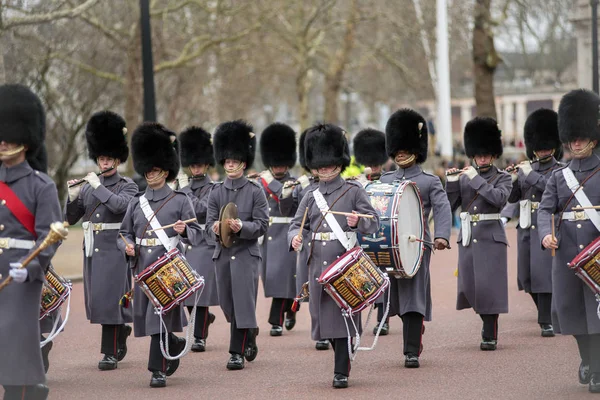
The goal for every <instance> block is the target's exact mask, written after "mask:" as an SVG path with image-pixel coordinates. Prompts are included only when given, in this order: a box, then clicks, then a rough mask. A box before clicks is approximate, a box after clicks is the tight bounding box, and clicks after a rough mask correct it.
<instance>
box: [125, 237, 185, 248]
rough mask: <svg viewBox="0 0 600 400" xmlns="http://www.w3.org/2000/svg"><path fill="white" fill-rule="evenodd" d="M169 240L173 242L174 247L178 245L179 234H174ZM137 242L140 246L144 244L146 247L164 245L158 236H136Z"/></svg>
mask: <svg viewBox="0 0 600 400" xmlns="http://www.w3.org/2000/svg"><path fill="white" fill-rule="evenodd" d="M169 240H170V241H171V244H172V245H173V247H175V246H177V241H178V240H179V239H178V238H177V236H172V237H170V238H169ZM135 244H139V245H140V246H144V247H155V246H162V243H161V242H160V240H158V238H148V239H140V238H138V237H136V238H135Z"/></svg>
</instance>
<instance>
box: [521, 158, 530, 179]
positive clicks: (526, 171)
mask: <svg viewBox="0 0 600 400" xmlns="http://www.w3.org/2000/svg"><path fill="white" fill-rule="evenodd" d="M519 169H520V170H521V171H523V175H525V177H527V175H529V173H530V172H531V163H530V162H529V161H522V162H520V163H519Z"/></svg>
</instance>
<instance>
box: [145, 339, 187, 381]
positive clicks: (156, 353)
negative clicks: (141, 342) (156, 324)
mask: <svg viewBox="0 0 600 400" xmlns="http://www.w3.org/2000/svg"><path fill="white" fill-rule="evenodd" d="M166 337H168V338H169V355H170V356H176V355H177V354H179V353H181V351H182V350H183V348H182V347H181V346H180V344H179V339H178V338H177V336H175V335H174V334H172V333H169V334H168V336H167V334H165V333H163V342H164V338H166ZM150 338H151V340H150V353H149V355H148V371H150V372H154V371H161V372H166V371H167V362H168V360H167V359H166V358H164V357H163V355H162V352H161V351H160V334H158V333H157V334H155V335H151V336H150ZM165 347H166V346H165Z"/></svg>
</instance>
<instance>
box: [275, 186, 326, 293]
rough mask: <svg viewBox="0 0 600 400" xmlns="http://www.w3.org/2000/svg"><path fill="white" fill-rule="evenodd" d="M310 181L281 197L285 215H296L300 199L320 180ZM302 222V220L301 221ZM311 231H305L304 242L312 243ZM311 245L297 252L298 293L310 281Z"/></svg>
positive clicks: (282, 210) (280, 201)
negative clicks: (309, 254) (287, 195)
mask: <svg viewBox="0 0 600 400" xmlns="http://www.w3.org/2000/svg"><path fill="white" fill-rule="evenodd" d="M309 181H310V183H309V184H308V186H306V187H305V188H302V186H300V185H298V186H295V187H294V190H292V195H291V196H289V197H285V198H284V197H280V199H279V207H280V209H281V213H282V214H283V215H295V214H296V210H297V209H298V206H299V205H300V201H302V198H303V197H304V196H305V195H306V193H308V192H310V191H312V190H315V189H316V188H317V187H318V186H319V181H318V180H316V179H315V178H314V177H312V176H311V177H310V178H309ZM300 222H302V221H300ZM309 233H310V232H307V231H306V230H305V231H304V235H303V239H302V240H303V243H309V244H310V236H309ZM309 249H310V247H309V246H302V249H301V250H300V252H299V254H298V253H296V262H295V263H296V294H300V292H301V291H302V286H303V285H304V284H305V283H306V282H308V250H309Z"/></svg>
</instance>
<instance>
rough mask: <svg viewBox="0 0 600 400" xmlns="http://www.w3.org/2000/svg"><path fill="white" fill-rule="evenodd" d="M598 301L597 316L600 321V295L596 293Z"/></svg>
mask: <svg viewBox="0 0 600 400" xmlns="http://www.w3.org/2000/svg"><path fill="white" fill-rule="evenodd" d="M596 301H597V302H598V307H597V308H596V315H597V316H598V319H600V294H598V293H596Z"/></svg>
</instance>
